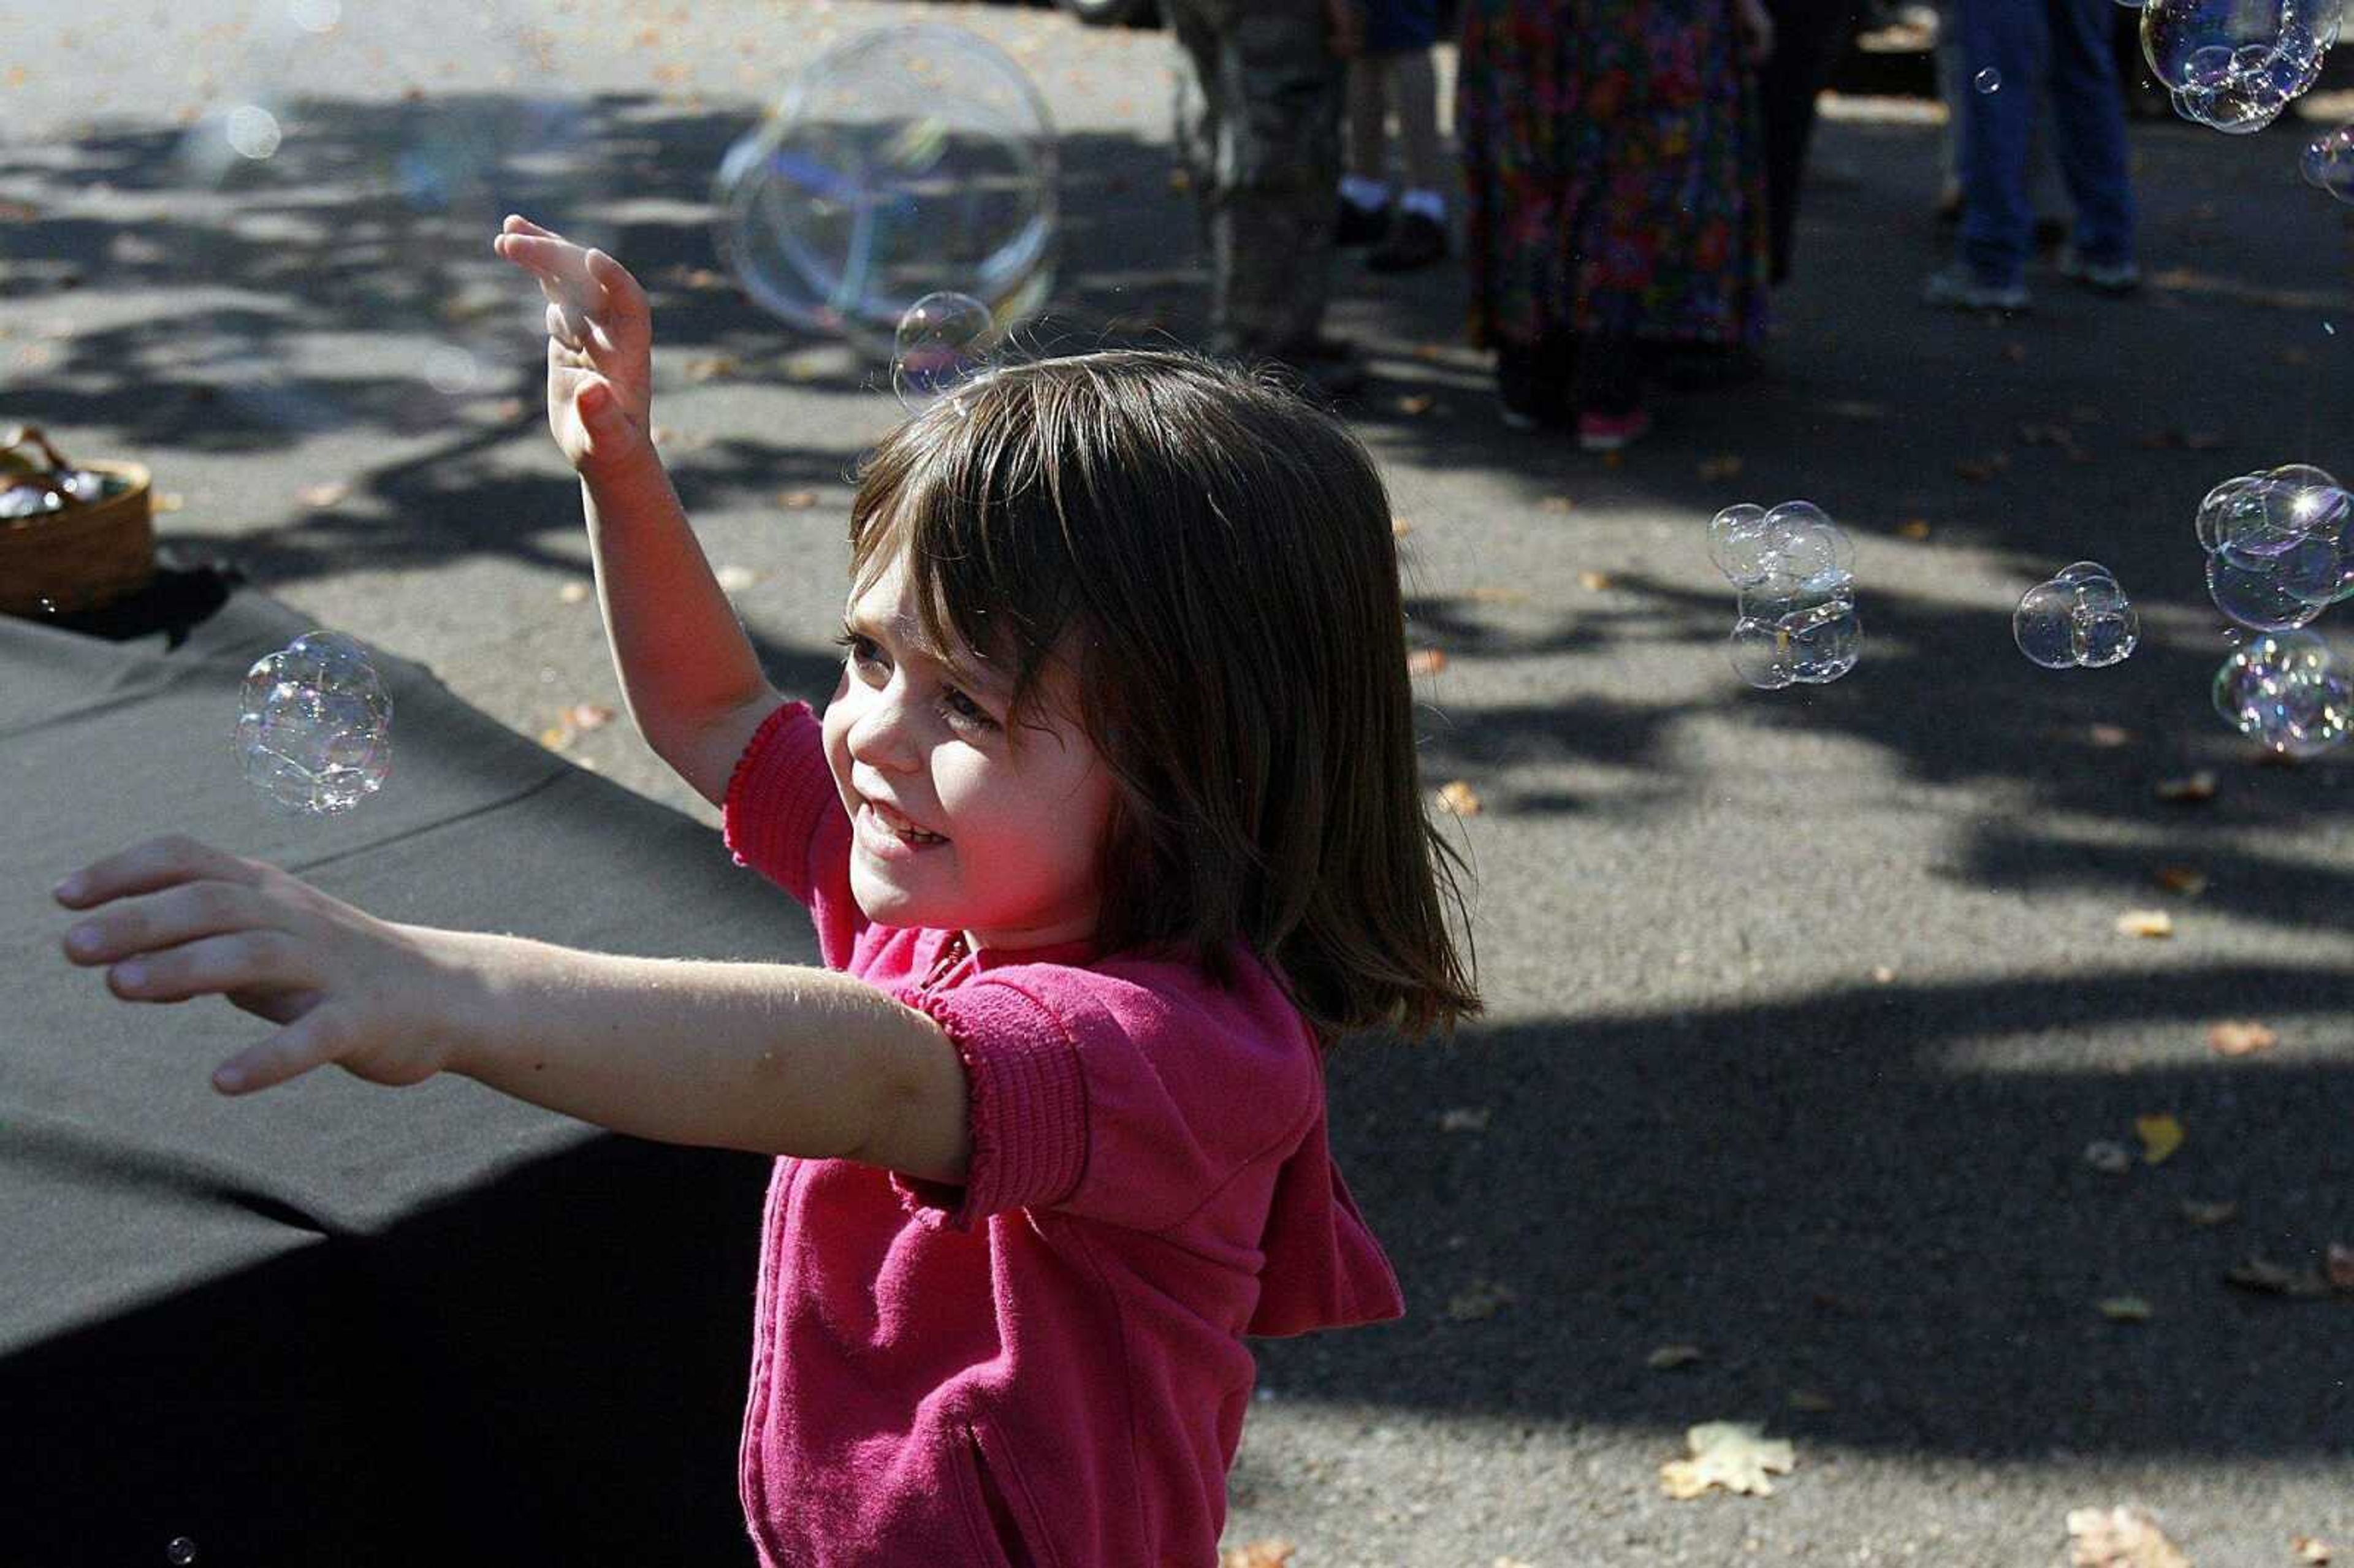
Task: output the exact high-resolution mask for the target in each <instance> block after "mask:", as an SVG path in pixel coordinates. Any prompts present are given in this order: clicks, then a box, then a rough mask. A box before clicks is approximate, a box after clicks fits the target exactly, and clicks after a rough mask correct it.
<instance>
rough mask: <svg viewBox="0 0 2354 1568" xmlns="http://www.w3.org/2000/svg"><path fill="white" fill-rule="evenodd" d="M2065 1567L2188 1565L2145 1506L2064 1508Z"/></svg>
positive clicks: (2179, 1567)
mask: <svg viewBox="0 0 2354 1568" xmlns="http://www.w3.org/2000/svg"><path fill="white" fill-rule="evenodd" d="M2068 1564H2069V1568H2190V1558H2188V1557H2185V1556H2184V1555H2183V1554H2182V1552H2181V1550H2180V1549H2179V1548H2178V1547H2177V1546H2176V1545H2175V1544H2174V1542H2171V1541H2168V1539H2167V1538H2166V1532H2165V1531H2161V1530H2159V1529H2158V1520H2155V1519H2152V1518H2151V1517H2150V1515H2149V1512H2148V1510H2146V1509H2140V1508H2128V1507H2125V1506H2122V1505H2121V1506H2119V1507H2116V1508H2113V1509H2109V1510H2105V1511H2104V1510H2100V1509H2096V1508H2074V1509H2070V1510H2068Z"/></svg>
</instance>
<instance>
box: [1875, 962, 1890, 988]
mask: <svg viewBox="0 0 2354 1568" xmlns="http://www.w3.org/2000/svg"><path fill="white" fill-rule="evenodd" d="M1895 983H1896V971H1895V969H1892V968H1891V967H1890V966H1888V965H1886V964H1874V965H1872V984H1874V985H1894V984H1895Z"/></svg>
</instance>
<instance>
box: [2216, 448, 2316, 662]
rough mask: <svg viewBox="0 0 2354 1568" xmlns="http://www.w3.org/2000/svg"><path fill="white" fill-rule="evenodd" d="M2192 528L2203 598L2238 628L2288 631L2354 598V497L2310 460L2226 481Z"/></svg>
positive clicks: (2219, 486) (2218, 487)
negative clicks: (2201, 562) (2203, 565)
mask: <svg viewBox="0 0 2354 1568" xmlns="http://www.w3.org/2000/svg"><path fill="white" fill-rule="evenodd" d="M2197 530H2198V535H2199V543H2200V546H2201V547H2202V548H2203V549H2205V550H2206V552H2207V592H2208V596H2209V597H2210V598H2211V599H2213V600H2214V601H2215V608H2216V609H2220V610H2221V611H2222V612H2223V613H2224V614H2225V615H2227V616H2230V617H2231V618H2232V620H2235V621H2237V622H2239V623H2240V624H2241V625H2243V626H2246V627H2250V628H2253V630H2259V631H2285V630H2292V629H2294V628H2296V627H2300V626H2303V625H2305V624H2306V623H2307V622H2308V621H2310V620H2313V619H2314V618H2315V617H2316V616H2317V615H2319V614H2320V613H2321V611H2322V610H2323V609H2326V608H2327V607H2328V606H2329V605H2331V604H2334V603H2336V602H2338V600H2341V599H2349V598H2354V496H2349V494H2348V493H2346V492H2345V491H2343V490H2340V489H2339V488H2338V483H2337V481H2335V480H2334V479H2332V478H2331V477H2330V476H2329V475H2328V474H2327V472H2325V471H2322V470H2320V469H2318V468H2316V467H2314V466H2313V465H2312V464H2310V463H2287V464H2284V465H2283V466H2281V467H2279V468H2275V469H2270V470H2265V471H2258V472H2255V473H2245V474H2241V475H2239V476H2238V477H2237V478H2234V479H2227V480H2225V481H2224V482H2222V483H2221V484H2219V485H2217V486H2216V487H2215V488H2214V489H2212V490H2211V491H2209V492H2208V493H2207V495H2206V498H2205V499H2204V500H2202V501H2200V503H2199V515H2198V521H2197Z"/></svg>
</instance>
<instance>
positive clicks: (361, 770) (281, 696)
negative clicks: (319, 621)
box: [237, 631, 392, 816]
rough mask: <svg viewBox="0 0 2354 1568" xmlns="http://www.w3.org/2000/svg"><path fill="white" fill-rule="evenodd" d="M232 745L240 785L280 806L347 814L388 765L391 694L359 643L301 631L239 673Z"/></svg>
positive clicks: (323, 813) (298, 810)
mask: <svg viewBox="0 0 2354 1568" xmlns="http://www.w3.org/2000/svg"><path fill="white" fill-rule="evenodd" d="M237 747H238V755H239V759H240V761H241V762H242V764H243V767H244V769H245V778H246V782H248V783H249V784H251V785H252V786H253V787H254V788H256V789H260V790H261V791H262V792H263V793H265V794H267V795H268V796H269V797H270V799H271V800H274V801H276V802H277V803H278V804H279V805H280V806H281V807H283V808H284V809H286V810H289V811H292V812H296V813H298V814H301V815H305V816H327V815H331V814H333V813H334V812H338V811H347V810H351V809H352V808H353V807H354V806H356V805H358V804H359V803H360V802H361V801H362V800H366V798H367V797H368V796H370V795H373V794H375V793H376V791H377V790H378V789H382V788H384V781H385V778H386V776H387V773H388V772H389V771H390V769H391V767H392V696H391V694H390V693H388V692H387V691H386V690H385V686H384V682H383V680H382V678H381V677H379V676H378V675H377V673H376V666H375V665H373V664H372V663H370V662H368V657H367V651H366V649H365V648H364V647H362V646H361V645H360V644H359V643H358V642H356V641H353V640H352V639H351V638H349V637H346V636H345V635H343V634H342V633H341V632H335V631H312V632H307V633H305V634H304V635H302V636H301V637H298V638H296V639H295V640H294V641H292V642H291V643H289V644H287V646H286V647H284V648H282V649H281V650H280V651H279V652H275V653H271V654H269V655H267V656H265V657H263V658H261V659H259V660H257V661H255V662H254V665H253V667H252V668H251V669H250V670H249V671H247V672H246V676H245V685H244V688H243V690H242V691H241V692H240V693H239V703H238V721H237Z"/></svg>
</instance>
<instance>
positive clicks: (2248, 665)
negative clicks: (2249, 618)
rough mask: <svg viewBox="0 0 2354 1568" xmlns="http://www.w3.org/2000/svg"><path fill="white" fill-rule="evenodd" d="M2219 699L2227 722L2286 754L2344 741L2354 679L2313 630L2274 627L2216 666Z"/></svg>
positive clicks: (2353, 706) (2353, 711)
mask: <svg viewBox="0 0 2354 1568" xmlns="http://www.w3.org/2000/svg"><path fill="white" fill-rule="evenodd" d="M2214 699H2215V711H2216V712H2217V713H2218V714H2220V715H2222V718H2223V722H2224V723H2225V724H2228V725H2230V726H2232V728H2233V729H2236V730H2238V731H2239V732H2240V733H2241V734H2242V735H2244V736H2248V737H2249V738H2251V739H2253V740H2255V741H2258V742H2260V743H2262V744H2263V745H2264V746H2265V747H2268V748H2269V749H2271V750H2273V751H2275V752H2278V753H2280V754H2282V755H2283V756H2286V757H2310V756H2313V755H2314V754H2315V753H2317V752H2321V751H2327V750H2328V749H2330V748H2331V747H2336V746H2338V745H2341V744H2343V742H2344V741H2345V739H2346V734H2347V726H2348V724H2349V719H2354V685H2349V683H2348V681H2347V680H2346V678H2345V676H2344V674H2343V673H2341V672H2340V671H2339V670H2338V668H2337V666H2336V662H2335V660H2334V658H2333V657H2332V655H2331V653H2330V652H2329V649H2328V646H2327V644H2326V643H2324V642H2323V641H2321V639H2320V638H2318V637H2317V636H2315V635H2314V634H2313V633H2312V632H2310V631H2284V632H2275V633H2269V634H2267V635H2265V636H2262V637H2258V638H2254V639H2252V640H2251V641H2249V643H2248V645H2247V646H2246V647H2244V648H2241V649H2238V650H2236V651H2235V652H2232V655H2231V656H2230V657H2228V658H2226V659H2225V660H2224V661H2223V662H2222V664H2221V667H2219V668H2218V669H2217V670H2216V672H2215V684H2214Z"/></svg>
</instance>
